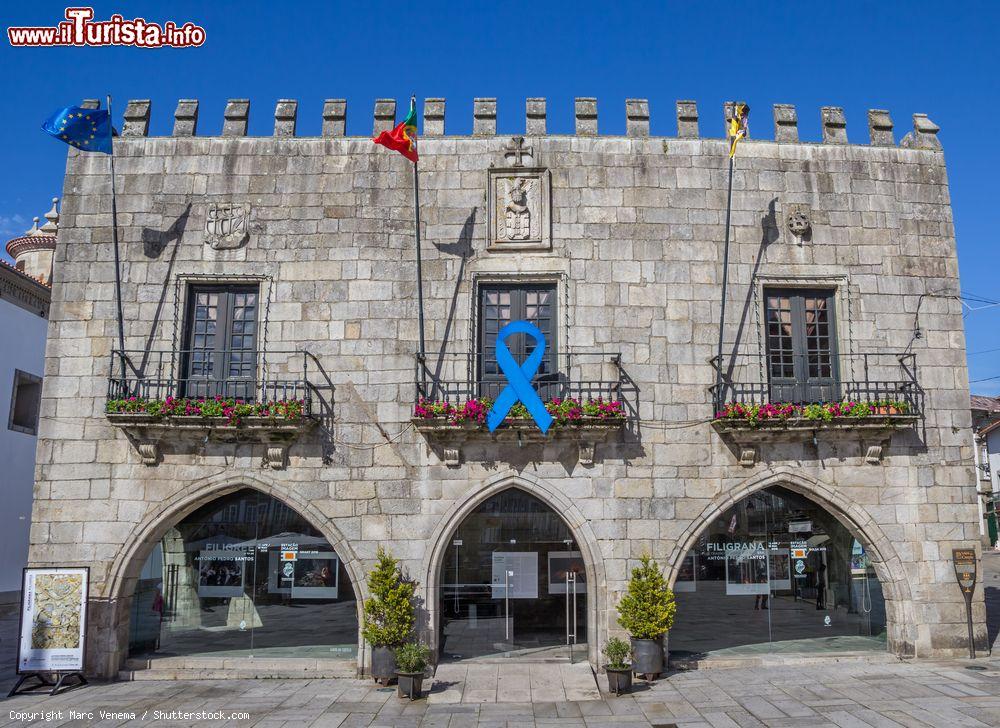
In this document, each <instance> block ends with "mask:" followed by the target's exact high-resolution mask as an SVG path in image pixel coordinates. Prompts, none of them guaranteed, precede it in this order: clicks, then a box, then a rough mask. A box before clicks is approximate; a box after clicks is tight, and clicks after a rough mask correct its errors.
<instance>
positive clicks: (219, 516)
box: [129, 488, 358, 660]
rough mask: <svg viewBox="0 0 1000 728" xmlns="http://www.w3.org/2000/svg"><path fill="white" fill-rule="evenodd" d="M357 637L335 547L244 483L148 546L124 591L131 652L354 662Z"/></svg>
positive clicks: (353, 612) (346, 581) (351, 598)
mask: <svg viewBox="0 0 1000 728" xmlns="http://www.w3.org/2000/svg"><path fill="white" fill-rule="evenodd" d="M357 635H358V617H357V603H356V601H355V595H354V589H353V586H352V584H351V580H350V577H349V576H348V574H347V569H346V568H345V566H344V564H343V561H342V559H341V557H340V555H339V554H338V553H337V551H336V549H335V548H334V547H333V545H331V544H330V543H328V542H327V540H326V538H325V537H324V536H323V535H322V534H321V533H320V532H319V531H318V530H317V529H316V528H314V527H313V525H312V524H311V523H309V522H308V521H307V520H306V519H305V518H303V517H302V516H301V515H300V514H299V513H297V512H296V511H294V510H293V509H292V508H290V507H288V506H287V505H286V504H284V503H282V502H281V501H279V500H277V499H275V498H272V497H271V496H269V495H266V494H264V493H261V492H259V491H256V490H252V489H249V488H247V489H244V490H240V491H237V492H235V493H230V494H228V495H225V496H222V497H220V498H218V499H216V500H214V501H211V502H210V503H208V504H206V505H204V506H202V507H201V508H199V509H197V510H196V511H194V512H193V513H191V514H189V515H188V516H186V517H184V518H183V519H182V520H181V521H180V522H179V523H177V524H176V525H175V526H174V527H173V528H171V529H170V530H169V531H167V533H166V534H165V535H164V536H163V538H162V539H161V540H160V542H159V543H157V544H156V546H154V548H153V550H152V552H151V553H150V555H149V558H148V559H147V560H146V563H145V564H144V565H143V567H142V572H141V573H140V575H139V581H138V583H137V585H136V590H135V593H134V595H133V598H132V605H131V610H130V632H129V656H130V657H141V658H144V659H146V658H150V659H152V658H156V657H195V658H202V657H256V658H262V657H267V658H286V657H308V658H312V659H317V658H322V659H337V660H342V659H350V660H353V659H355V658H356V656H357Z"/></svg>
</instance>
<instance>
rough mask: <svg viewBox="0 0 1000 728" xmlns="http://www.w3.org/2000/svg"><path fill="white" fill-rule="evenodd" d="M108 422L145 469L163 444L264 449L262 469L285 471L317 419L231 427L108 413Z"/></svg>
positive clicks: (249, 421) (251, 421) (252, 420)
mask: <svg viewBox="0 0 1000 728" xmlns="http://www.w3.org/2000/svg"><path fill="white" fill-rule="evenodd" d="M107 417H108V422H109V423H110V424H112V425H114V426H115V427H117V428H119V429H120V430H122V432H124V433H125V436H126V437H127V438H128V440H129V441H130V442H131V443H132V445H133V446H134V447H135V449H136V452H138V453H139V457H140V458H141V460H142V464H143V465H146V466H150V467H152V466H156V465H159V463H160V462H161V461H162V459H163V458H162V447H161V445H162V443H163V442H164V441H170V442H173V443H180V442H186V443H189V444H190V443H192V442H201V443H205V442H209V441H212V442H216V443H232V444H244V443H251V444H257V445H260V446H263V448H264V455H263V459H262V462H261V465H262V467H265V468H270V469H272V470H284V469H285V468H286V467H287V466H288V450H289V448H290V447H291V445H292V444H293V443H294V442H295V441H296V440H297V439H298V438H300V437H302V436H303V435H305V434H306V433H307V432H309V431H310V430H311V429H312V428H313V427H314V426H315V425H316V420H315V419H313V418H311V417H302V418H300V419H298V420H295V421H294V422H287V421H274V420H271V419H269V418H263V417H248V418H246V419H245V421H244V423H243V424H241V425H240V426H232V425H229V424H227V423H226V422H225V420H224V419H223V418H201V417H176V418H172V419H166V420H158V419H155V418H152V417H149V416H146V415H142V414H132V413H129V414H109V415H107Z"/></svg>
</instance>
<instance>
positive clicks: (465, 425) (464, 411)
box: [411, 397, 625, 434]
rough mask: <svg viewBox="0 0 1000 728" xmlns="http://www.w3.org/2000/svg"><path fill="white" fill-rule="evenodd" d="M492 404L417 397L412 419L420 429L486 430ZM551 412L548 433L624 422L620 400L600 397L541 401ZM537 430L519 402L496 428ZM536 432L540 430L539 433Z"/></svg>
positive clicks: (613, 427)
mask: <svg viewBox="0 0 1000 728" xmlns="http://www.w3.org/2000/svg"><path fill="white" fill-rule="evenodd" d="M492 406H493V402H492V400H490V399H488V398H480V399H470V400H467V401H466V402H464V403H463V404H462V405H460V406H456V405H453V404H451V403H450V402H446V401H443V400H428V399H421V400H420V401H418V402H417V404H416V405H414V407H413V418H412V420H411V421H412V422H413V424H414V426H415V427H416V429H417V430H419V431H421V432H434V433H437V434H443V433H445V432H448V431H451V432H455V433H456V434H458V433H470V432H486V431H487V426H486V416H487V414H488V413H489V411H490V408H491V407H492ZM545 409H546V411H547V412H548V413H549V414H550V415H552V426H551V427H550V428H549V432H550V433H554V434H555V433H558V432H560V431H563V432H565V431H579V430H584V429H600V430H608V431H612V430H620V429H622V428H623V427H624V426H625V410H624V407H623V405H622V403H621V402H618V401H614V400H604V399H590V400H577V399H573V398H567V399H561V398H558V397H557V398H553V399H551V400H549V401H548V402H546V403H545ZM500 431H514V432H518V431H520V432H531V431H537V425H536V424H535V422H534V420H533V419H532V417H531V415H530V414H529V413H528V409H527V408H526V407H525V406H524V405H523V404H522V403H520V402H518V403H516V404H515V405H514V406H513V407H511V409H510V412H509V413H508V414H507V418H506V419H505V420H504V423H503V424H502V425H500V427H499V428H498V429H497V432H500ZM539 434H540V433H539Z"/></svg>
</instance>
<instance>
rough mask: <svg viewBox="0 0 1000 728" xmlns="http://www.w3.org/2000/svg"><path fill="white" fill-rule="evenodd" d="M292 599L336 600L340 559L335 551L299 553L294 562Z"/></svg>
mask: <svg viewBox="0 0 1000 728" xmlns="http://www.w3.org/2000/svg"><path fill="white" fill-rule="evenodd" d="M290 563H294V564H295V567H294V571H293V572H292V573H293V576H292V598H294V599H336V598H337V595H338V574H339V572H340V557H339V556H337V554H336V553H335V552H333V551H299V553H298V558H297V559H295V561H294V562H290Z"/></svg>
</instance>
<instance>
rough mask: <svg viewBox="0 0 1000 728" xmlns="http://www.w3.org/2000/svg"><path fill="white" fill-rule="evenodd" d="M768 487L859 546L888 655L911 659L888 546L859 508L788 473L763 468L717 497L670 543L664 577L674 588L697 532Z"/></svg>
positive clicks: (908, 620) (904, 593)
mask: <svg viewBox="0 0 1000 728" xmlns="http://www.w3.org/2000/svg"><path fill="white" fill-rule="evenodd" d="M772 486H780V487H783V488H786V489H788V490H790V491H793V492H795V493H798V494H799V495H802V496H804V497H805V498H807V499H808V500H810V501H812V502H814V503H816V504H817V505H818V506H820V507H822V508H824V509H825V510H826V511H827V512H829V514H830V515H831V516H833V517H834V518H836V520H837V521H839V522H840V523H841V524H842V525H843V526H844V527H845V528H847V530H848V531H850V532H851V533H852V534H853V536H854V537H855V538H857V540H858V541H859V542H860V543H861V544H862V545H863V546H864V548H865V551H866V552H867V553H868V554H869V558H870V561H871V564H872V566H873V568H874V569H875V573H876V576H877V577H878V580H879V583H880V585H881V587H882V590H883V594H884V597H885V605H886V615H887V621H888V624H887V633H888V648H889V651H890V652H892V653H894V654H896V655H899V656H901V657H910V656H913V655H914V651H915V644H916V639H917V635H916V634H915V633H914V628H913V627H912V625H913V624H915V620H914V613H913V612H914V607H913V601H912V596H911V592H910V586H909V581H908V580H907V577H906V570H905V568H904V567H903V562H902V560H901V559H900V557H899V555H898V554H897V553H896V550H895V548H894V547H893V545H892V542H891V541H890V540H889V539H888V538H887V537H886V535H885V534H884V533H883V532H882V529H881V528H880V527H879V525H878V524H877V523H876V522H875V520H874V519H873V518H872V517H871V515H870V514H869V513H868V512H866V511H865V510H864V509H863V508H862V507H860V506H858V505H857V504H856V503H854V502H852V501H850V500H849V499H848V498H846V497H845V496H844V495H843V494H841V493H839V492H838V491H837V490H836V489H834V488H831V487H830V486H828V485H826V484H825V483H822V482H821V481H819V480H817V479H815V478H813V477H811V476H808V475H805V474H803V473H801V472H797V471H795V470H793V469H791V468H786V467H781V468H774V469H768V470H766V471H764V472H761V473H758V474H755V475H753V476H751V477H750V478H747V479H746V480H744V481H743V482H742V483H740V484H739V485H738V486H737V487H735V488H733V489H731V490H729V491H727V492H725V493H724V494H721V495H719V496H717V497H716V498H715V499H714V500H713V501H712V502H711V503H710V504H709V505H708V506H706V507H705V509H704V510H703V511H702V512H701V513H700V514H699V515H698V516H697V517H696V518H694V519H692V521H691V523H690V525H689V526H688V528H687V529H686V530H685V531H684V533H683V535H682V536H681V537H680V538H679V539H678V540H677V541H676V542H675V543H674V547H673V549H672V550H671V552H670V556H669V558H668V562H667V566H668V572H667V573H668V577H669V581H670V584H671V586H673V585H674V583H675V581H676V579H677V575H678V573H679V571H680V567H681V561H682V560H683V559H684V557H685V556H686V554H687V553H688V551H689V550H691V548H692V547H693V546H694V544H695V543H696V542H697V540H698V538H699V537H700V536H701V534H702V532H703V531H704V530H705V529H706V528H707V527H708V526H709V524H711V523H712V522H713V521H714V520H716V519H717V518H719V517H720V516H721V515H722V514H723V513H724V512H726V511H727V510H729V509H730V508H732V507H734V506H735V505H736V504H737V503H739V502H740V501H742V500H743V499H745V498H746V497H747V496H749V495H751V494H753V493H756V492H758V491H760V490H763V489H765V488H768V487H772Z"/></svg>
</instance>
